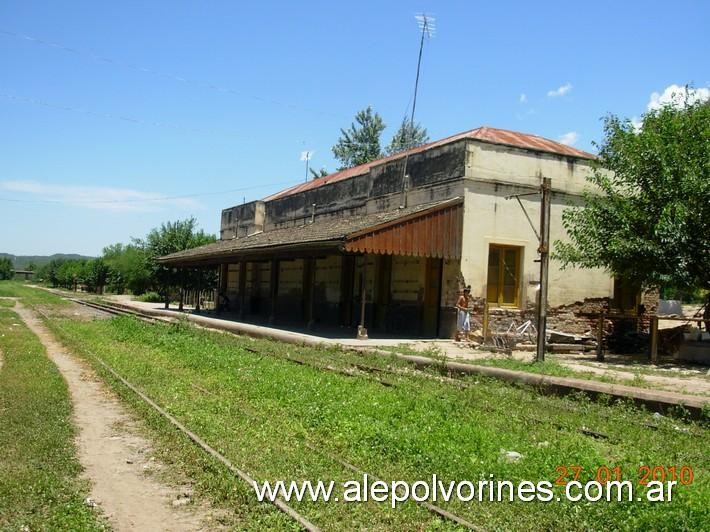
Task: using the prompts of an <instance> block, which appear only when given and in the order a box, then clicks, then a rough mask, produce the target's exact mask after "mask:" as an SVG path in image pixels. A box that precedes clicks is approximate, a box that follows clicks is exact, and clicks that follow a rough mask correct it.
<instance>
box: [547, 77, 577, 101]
mask: <svg viewBox="0 0 710 532" xmlns="http://www.w3.org/2000/svg"><path fill="white" fill-rule="evenodd" d="M571 90H572V84H571V83H570V82H569V81H568V82H567V83H565V84H564V85H561V86H560V87H557V88H556V89H554V90H551V91H547V95H548V96H549V97H550V98H557V97H558V96H564V95H565V94H567V93H568V92H569V91H571Z"/></svg>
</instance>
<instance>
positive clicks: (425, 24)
mask: <svg viewBox="0 0 710 532" xmlns="http://www.w3.org/2000/svg"><path fill="white" fill-rule="evenodd" d="M414 18H415V19H416V20H417V25H418V26H419V29H420V30H421V32H422V36H421V39H420V41H419V58H418V59H417V77H416V78H415V80H414V98H413V99H412V114H411V116H410V119H409V132H407V131H406V130H405V131H404V133H405V138H404V139H403V140H404V142H405V147H404V149H405V150H406V152H405V156H404V168H403V169H402V191H401V194H400V203H399V207H400V208H401V209H403V208H405V207H406V206H407V194H406V187H407V180H408V178H409V175H407V164H408V163H409V149H410V148H411V143H412V138H411V134H412V133H414V112H415V111H416V109H417V93H418V92H419V72H420V70H421V67H422V51H423V50H424V37H427V38H428V39H431V38H432V37H433V36H434V34H435V32H436V25H435V20H434V17H432V16H431V15H427V14H426V13H420V14H418V15H414ZM408 134H409V136H408Z"/></svg>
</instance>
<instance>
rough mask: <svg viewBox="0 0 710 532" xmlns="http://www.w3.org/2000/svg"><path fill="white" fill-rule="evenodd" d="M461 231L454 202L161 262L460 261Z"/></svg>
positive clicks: (322, 222) (317, 225)
mask: <svg viewBox="0 0 710 532" xmlns="http://www.w3.org/2000/svg"><path fill="white" fill-rule="evenodd" d="M462 226H463V200H462V199H461V198H453V199H450V200H445V201H439V202H435V203H429V204H421V205H416V206H413V207H406V208H400V209H396V210H392V211H387V212H379V213H373V214H363V215H356V216H332V217H325V216H324V217H321V218H317V219H316V220H315V221H313V222H310V221H309V222H306V223H304V222H303V221H300V222H299V224H297V225H293V226H288V227H280V228H277V229H272V230H270V231H263V232H258V233H254V234H252V235H248V236H244V237H240V238H232V239H228V240H220V241H219V242H215V243H213V244H207V245H205V246H200V247H197V248H192V249H187V250H184V251H179V252H177V253H172V254H170V255H165V256H164V257H160V258H159V259H158V262H160V263H162V264H165V265H172V266H183V267H193V266H209V265H217V264H224V263H226V262H231V261H239V260H266V259H279V258H282V257H286V256H296V255H298V254H310V253H324V252H329V251H330V252H339V253H342V252H345V253H374V254H388V255H410V256H417V257H437V258H452V259H457V258H460V257H461V238H462V234H461V233H462Z"/></svg>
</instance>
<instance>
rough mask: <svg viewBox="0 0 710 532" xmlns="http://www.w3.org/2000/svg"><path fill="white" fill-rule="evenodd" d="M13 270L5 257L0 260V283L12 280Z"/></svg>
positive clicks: (10, 262) (9, 261)
mask: <svg viewBox="0 0 710 532" xmlns="http://www.w3.org/2000/svg"><path fill="white" fill-rule="evenodd" d="M12 275H13V268H12V261H11V260H10V259H8V258H7V257H2V258H0V281H5V280H7V279H12Z"/></svg>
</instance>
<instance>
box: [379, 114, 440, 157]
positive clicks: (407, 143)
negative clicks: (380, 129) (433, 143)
mask: <svg viewBox="0 0 710 532" xmlns="http://www.w3.org/2000/svg"><path fill="white" fill-rule="evenodd" d="M425 142H429V135H427V132H426V128H423V127H422V126H421V124H418V123H417V124H412V121H411V120H409V119H407V117H406V116H405V117H404V118H403V119H402V123H401V124H400V125H399V129H398V130H397V132H396V133H395V134H394V136H393V137H392V140H391V141H390V143H389V144H388V145H387V147H386V148H385V151H386V152H387V155H394V154H395V153H399V152H401V151H404V150H408V149H410V148H416V147H417V146H421V145H422V144H424V143H425Z"/></svg>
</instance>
